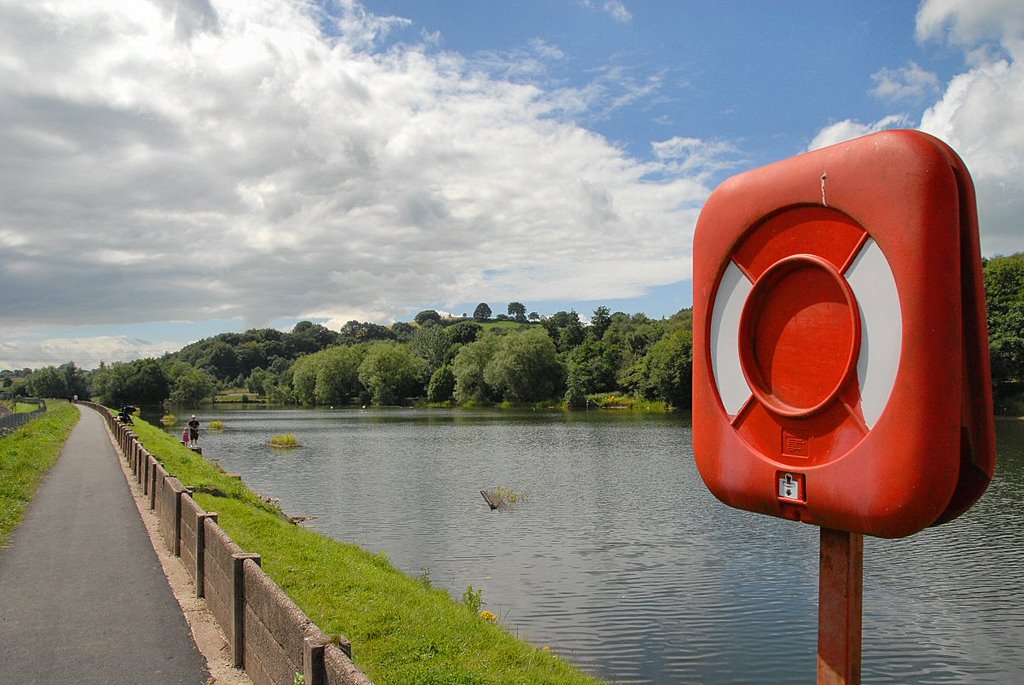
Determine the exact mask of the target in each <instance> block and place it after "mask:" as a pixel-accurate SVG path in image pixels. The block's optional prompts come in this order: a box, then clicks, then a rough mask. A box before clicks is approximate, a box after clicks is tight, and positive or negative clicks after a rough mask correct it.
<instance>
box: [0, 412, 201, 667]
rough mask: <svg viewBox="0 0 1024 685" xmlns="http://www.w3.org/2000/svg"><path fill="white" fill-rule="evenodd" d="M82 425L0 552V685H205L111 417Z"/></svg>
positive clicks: (90, 417)
mask: <svg viewBox="0 0 1024 685" xmlns="http://www.w3.org/2000/svg"><path fill="white" fill-rule="evenodd" d="M78 410H79V412H80V413H81V415H82V417H81V419H80V420H79V422H78V424H77V425H76V426H75V428H74V430H73V431H72V432H71V436H70V438H69V439H68V441H67V443H65V445H64V449H63V450H62V451H61V455H60V459H58V461H57V463H56V464H55V465H54V467H53V469H51V471H50V473H49V474H48V475H47V476H46V477H45V479H44V480H43V484H42V486H41V487H40V488H39V490H38V492H37V493H36V499H35V500H34V501H33V502H32V503H31V504H30V505H29V507H28V509H27V511H26V512H25V520H24V521H23V522H22V524H21V525H20V526H18V527H17V528H15V530H14V532H13V534H12V535H11V537H10V539H9V547H7V548H5V549H0V683H17V684H18V685H28V684H29V683H45V684H46V685H54V684H62V683H76V684H81V685H87V684H91V683H96V684H100V683H102V684H103V685H110V684H111V683H146V684H147V685H165V684H167V685H170V684H172V683H173V684H177V683H188V684H190V685H193V684H200V685H201V684H202V683H205V682H206V681H207V677H208V676H207V671H206V663H205V660H204V659H203V657H202V655H200V653H199V651H198V650H197V649H196V645H195V643H194V642H193V640H192V635H191V633H190V631H189V627H188V624H187V623H186V621H185V618H184V616H183V615H182V611H181V607H180V606H179V605H178V602H177V601H176V600H175V599H174V595H173V594H172V593H171V590H170V587H169V586H168V584H167V578H166V577H165V576H164V573H163V571H162V570H161V567H160V562H159V561H158V559H157V556H156V553H155V552H154V551H153V545H152V544H151V542H150V539H149V537H148V535H147V533H146V529H145V527H144V526H143V523H142V520H141V519H140V517H139V512H138V510H137V509H136V507H135V503H134V501H133V499H132V496H131V494H130V492H129V489H128V484H127V482H126V481H125V478H124V475H123V472H122V471H121V469H120V465H119V463H118V459H119V457H118V455H117V452H116V451H115V450H114V446H113V444H112V443H111V441H110V438H109V437H108V434H107V432H106V429H105V427H104V425H103V420H102V419H101V418H100V416H99V414H97V413H96V412H95V411H93V410H91V409H88V408H85V407H78Z"/></svg>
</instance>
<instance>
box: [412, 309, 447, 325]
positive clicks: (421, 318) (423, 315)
mask: <svg viewBox="0 0 1024 685" xmlns="http://www.w3.org/2000/svg"><path fill="white" fill-rule="evenodd" d="M413 321H415V322H416V323H417V324H418V325H420V326H422V325H423V324H425V323H426V322H428V321H433V322H434V323H441V315H440V314H438V313H437V311H436V310H433V309H424V310H423V311H422V312H420V313H419V314H417V315H416V317H415V318H414V319H413Z"/></svg>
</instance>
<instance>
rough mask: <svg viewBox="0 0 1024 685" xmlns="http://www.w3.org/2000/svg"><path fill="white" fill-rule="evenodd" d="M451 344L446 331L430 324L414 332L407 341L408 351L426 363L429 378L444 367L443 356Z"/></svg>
mask: <svg viewBox="0 0 1024 685" xmlns="http://www.w3.org/2000/svg"><path fill="white" fill-rule="evenodd" d="M451 344H452V343H451V338H450V337H449V335H448V329H445V328H441V327H440V326H437V325H435V324H431V325H428V326H423V327H422V328H420V329H419V330H418V331H416V334H415V335H413V337H412V339H411V340H410V341H409V350H410V351H411V352H412V353H413V354H415V355H416V356H417V357H419V358H420V359H422V360H423V361H424V362H426V365H427V366H426V369H427V370H426V373H427V376H428V377H429V376H431V375H433V373H434V372H435V371H437V370H438V369H439V368H441V367H442V366H443V365H444V362H445V354H446V353H447V352H448V348H449V347H450V346H451Z"/></svg>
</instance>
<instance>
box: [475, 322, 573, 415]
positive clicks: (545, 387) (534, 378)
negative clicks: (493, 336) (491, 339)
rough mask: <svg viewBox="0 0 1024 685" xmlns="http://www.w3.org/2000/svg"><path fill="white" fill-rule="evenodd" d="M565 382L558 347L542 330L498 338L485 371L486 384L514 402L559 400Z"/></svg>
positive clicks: (532, 330) (531, 330) (500, 395)
mask: <svg viewBox="0 0 1024 685" xmlns="http://www.w3.org/2000/svg"><path fill="white" fill-rule="evenodd" d="M564 379H565V371H564V369H563V368H562V365H561V364H560V363H559V361H558V352H557V350H556V349H555V344H554V342H553V341H552V340H551V337H550V336H549V335H548V334H547V332H546V331H544V330H543V329H540V328H531V329H529V330H526V331H523V332H521V333H512V334H509V335H503V336H501V337H500V338H498V342H497V345H496V346H495V350H494V354H493V356H492V357H491V359H490V361H489V362H488V363H487V367H486V368H485V369H484V380H485V382H486V383H487V384H488V385H489V386H490V387H491V388H493V389H494V391H495V392H496V393H497V394H498V396H499V397H501V398H503V399H505V400H508V401H510V402H539V401H540V400H546V399H551V398H554V397H558V396H559V395H560V394H561V392H562V387H563V383H564Z"/></svg>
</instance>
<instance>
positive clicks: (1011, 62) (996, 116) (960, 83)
mask: <svg viewBox="0 0 1024 685" xmlns="http://www.w3.org/2000/svg"><path fill="white" fill-rule="evenodd" d="M916 36H917V38H918V40H920V41H935V42H941V43H944V44H946V45H949V46H951V47H954V48H957V49H959V50H962V52H963V55H964V62H965V67H966V70H965V71H963V72H962V73H959V74H956V75H955V76H953V77H952V78H951V79H950V80H949V81H948V82H947V83H946V84H945V85H944V89H943V90H942V92H941V94H940V95H939V98H938V100H936V101H935V102H933V103H932V104H931V105H929V106H927V108H926V109H925V110H924V111H923V112H922V114H921V115H920V119H919V120H916V119H912V118H911V117H910V115H908V114H894V115H890V116H887V117H884V118H883V119H880V120H879V121H876V122H873V123H866V124H865V123H861V122H858V121H854V120H849V119H847V120H844V121H840V122H836V123H833V124H830V125H829V126H826V127H824V128H822V129H821V130H820V131H818V133H817V134H816V135H815V136H814V139H813V140H812V141H811V143H810V145H808V149H809V150H813V149H817V148H819V147H824V146H826V145H831V144H833V143H838V142H842V141H844V140H849V139H851V138H855V137H857V136H861V135H865V134H868V133H873V132H875V131H880V130H882V129H886V128H893V127H914V128H918V129H920V130H922V131H925V132H927V133H931V134H933V135H935V136H937V137H939V138H940V139H942V140H944V141H945V142H947V143H948V144H949V145H951V146H952V147H953V149H955V150H956V151H957V152H958V153H959V154H960V156H961V157H962V158H963V160H964V162H965V163H966V164H967V167H968V169H970V172H971V176H972V178H973V179H974V183H975V188H976V190H977V197H978V218H979V225H980V231H981V248H982V252H983V253H984V254H986V255H996V254H1007V253H1010V252H1014V251H1018V250H1020V246H1021V240H1020V236H1021V230H1022V229H1021V224H1020V217H1021V216H1024V114H1022V112H1024V63H1022V58H1024V4H1022V3H1020V2H1017V1H1016V0H982V1H978V0H927V1H926V2H924V3H923V4H922V5H921V7H920V8H919V10H918V14H917V26H916ZM873 78H874V79H875V82H876V84H877V85H876V87H875V89H874V90H873V91H872V92H873V94H875V95H878V96H882V97H885V98H888V99H891V100H898V99H901V98H903V97H905V96H913V97H917V96H920V95H925V94H927V91H928V90H930V89H931V88H932V75H931V74H930V73H929V72H927V71H925V70H924V69H921V68H920V67H919V66H918V65H916V64H914V63H912V62H911V63H909V65H908V66H907V67H903V68H902V69H897V70H887V69H883V70H881V71H880V72H878V73H876V74H875V75H874V76H873Z"/></svg>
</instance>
